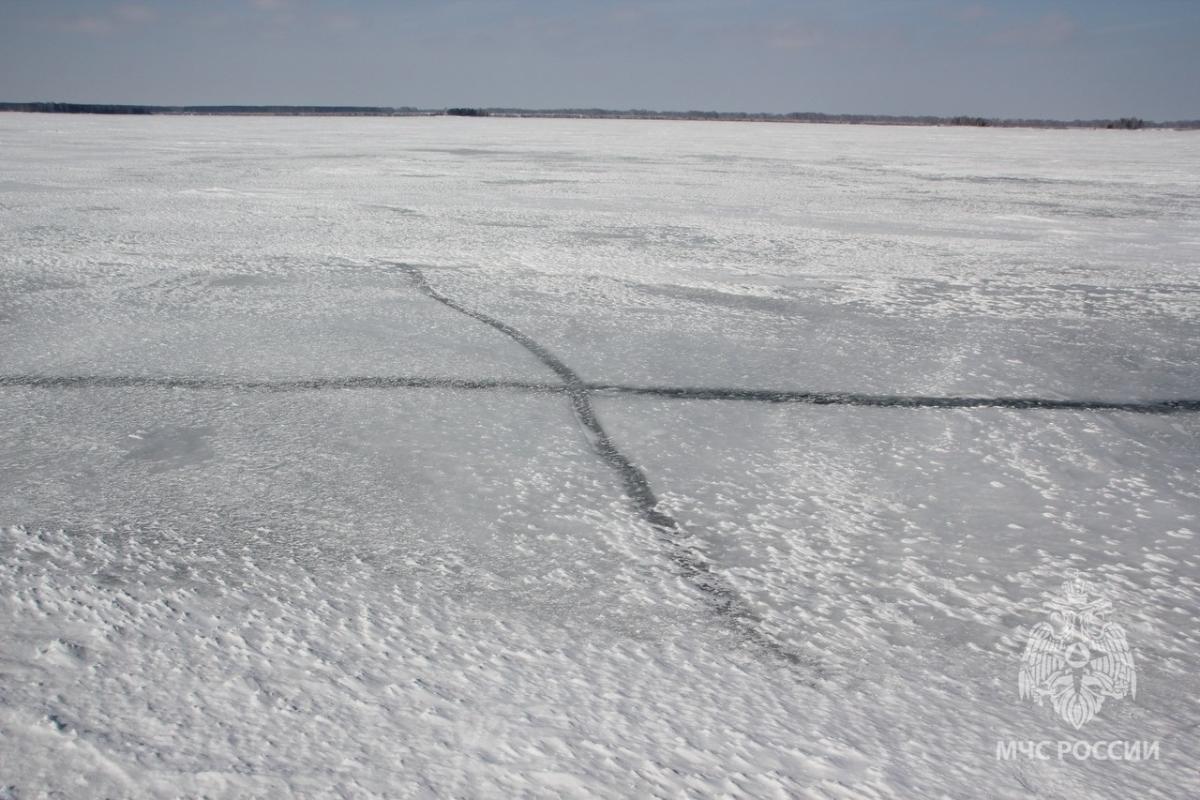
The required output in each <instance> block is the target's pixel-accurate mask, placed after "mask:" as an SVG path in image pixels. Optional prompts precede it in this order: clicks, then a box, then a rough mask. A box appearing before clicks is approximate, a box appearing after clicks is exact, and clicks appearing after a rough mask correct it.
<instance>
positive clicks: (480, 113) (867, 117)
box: [0, 103, 1200, 130]
mask: <svg viewBox="0 0 1200 800" xmlns="http://www.w3.org/2000/svg"><path fill="white" fill-rule="evenodd" d="M0 111H34V112H42V113H52V114H245V115H249V114H258V115H274V116H376V117H393V116H436V115H441V114H446V115H449V116H456V117H489V116H490V117H545V118H582V119H663V120H715V121H729V122H740V121H752V122H807V123H837V124H843V125H845V124H849V125H957V126H971V127H980V128H984V127H987V128H1110V129H1114V130H1140V129H1143V128H1175V129H1189V130H1194V129H1200V120H1180V121H1175V122H1151V121H1148V120H1143V119H1139V118H1137V117H1122V118H1120V119H1090V120H1081V119H1076V120H1070V121H1065V120H1054V119H989V118H985V117H973V116H955V117H935V116H894V115H886V114H821V113H817V112H813V111H794V112H791V113H787V114H771V113H765V112H760V113H753V112H750V113H748V112H744V111H694V110H693V111H652V110H649V109H630V110H627V111H614V110H611V109H605V108H554V109H528V108H465V107H455V108H447V109H440V110H439V109H420V108H414V107H412V106H398V107H390V106H248V105H225V106H148V105H117V104H94V103H0Z"/></svg>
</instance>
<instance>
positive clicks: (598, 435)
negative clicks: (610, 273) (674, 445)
mask: <svg viewBox="0 0 1200 800" xmlns="http://www.w3.org/2000/svg"><path fill="white" fill-rule="evenodd" d="M395 266H396V267H398V268H399V269H401V270H403V271H404V272H407V273H408V274H409V275H411V276H412V279H413V282H414V283H415V284H416V286H417V288H418V289H420V290H421V291H422V292H424V293H425V294H426V295H428V296H429V297H431V298H433V299H434V300H436V301H437V302H439V303H441V304H442V305H444V306H446V307H447V308H450V309H453V310H454V311H457V312H459V313H460V314H465V315H466V316H468V317H471V318H472V319H475V320H478V321H479V322H482V323H483V324H485V325H489V326H491V327H492V328H495V329H496V330H498V331H500V332H501V333H503V334H504V335H506V336H508V337H509V338H510V339H512V340H513V341H515V342H517V344H519V345H521V346H522V347H524V348H525V349H526V350H528V351H529V352H530V353H532V354H533V356H534V357H536V358H537V359H538V360H539V361H541V362H542V363H543V364H545V365H546V366H547V367H548V368H549V369H550V370H551V371H552V372H554V374H555V375H557V376H558V377H559V378H560V379H561V380H562V386H563V390H564V391H565V392H566V394H567V397H568V398H569V399H570V401H571V410H572V411H574V412H575V418H576V419H577V420H578V421H579V424H580V426H582V428H583V431H584V433H585V434H586V435H587V438H588V441H589V442H590V443H591V445H592V449H593V450H594V451H595V452H596V454H597V455H598V456H600V459H601V460H602V461H603V462H604V463H605V464H607V465H608V466H609V468H610V469H612V471H613V472H614V473H616V475H617V477H618V478H619V479H620V481H621V485H622V487H623V488H624V490H625V495H626V496H627V497H628V498H629V501H630V503H631V504H632V505H633V508H634V510H635V511H636V512H637V513H638V515H639V516H640V517H641V518H642V519H643V520H645V521H646V522H647V523H649V524H650V525H651V527H652V528H653V529H654V530H655V531H656V533H657V534H658V540H659V541H660V542H662V543H663V544H664V546H665V548H666V555H667V557H668V558H670V560H671V562H672V563H674V565H675V566H676V568H677V569H678V570H679V574H680V576H681V577H682V578H683V579H684V580H685V581H687V583H688V584H690V585H691V586H692V587H693V588H695V589H697V590H698V591H699V592H700V596H701V597H702V598H703V599H704V602H705V604H706V605H707V606H708V607H709V608H710V609H711V610H712V611H713V612H714V613H715V614H716V615H717V616H718V617H719V618H721V619H722V620H724V621H725V622H726V623H727V624H729V625H730V626H731V627H732V628H734V629H735V630H736V631H737V632H738V633H739V634H740V635H741V636H742V637H744V638H745V639H746V640H748V641H749V642H750V643H752V644H753V645H755V646H756V647H757V648H759V649H761V650H763V651H765V652H767V653H768V654H770V655H772V656H774V657H776V658H780V659H782V660H783V661H785V662H787V663H788V664H790V665H792V666H796V667H802V668H804V669H805V670H806V671H807V672H808V673H809V674H810V675H811V674H813V673H816V674H817V675H818V676H819V675H820V669H819V667H818V665H817V664H816V663H814V662H812V661H811V660H809V659H805V658H804V657H803V656H801V655H800V654H799V653H797V652H796V651H795V650H793V649H792V648H790V647H788V646H787V645H785V644H783V643H781V642H779V641H778V640H776V639H775V638H773V637H771V636H768V635H767V634H766V633H764V632H763V630H762V621H761V620H760V619H759V618H758V616H757V615H756V614H755V613H754V611H753V609H751V608H750V605H749V604H748V603H747V602H746V601H745V599H744V598H742V597H741V596H740V595H739V594H738V593H737V591H736V590H735V589H734V588H733V587H732V586H730V585H729V583H728V582H727V581H725V579H724V578H723V577H722V576H721V575H720V574H718V573H717V572H714V571H713V569H712V568H711V567H710V566H709V563H708V561H707V560H706V559H705V558H704V557H703V556H701V555H700V553H699V552H697V551H696V549H695V548H693V547H691V546H690V545H688V543H687V542H686V541H685V539H686V538H687V533H686V532H685V531H684V530H683V528H682V527H681V526H680V524H679V522H678V521H677V520H676V519H675V518H674V517H673V516H671V514H670V513H668V512H666V511H664V510H663V509H662V508H661V507H660V505H659V502H658V498H657V497H656V496H655V494H654V490H653V489H652V488H651V486H650V482H649V480H647V479H646V474H645V473H644V472H642V470H641V468H640V467H638V466H637V465H636V464H634V463H633V462H632V461H630V460H629V458H627V457H626V456H625V454H624V453H622V452H621V451H620V449H618V448H617V446H616V444H614V443H613V441H612V439H611V438H610V437H609V435H608V432H607V431H605V430H604V426H603V425H601V424H600V420H599V418H597V416H596V411H595V409H594V408H593V407H592V401H591V398H590V397H589V396H588V392H589V389H588V385H587V384H586V383H585V382H584V380H583V379H582V378H581V377H580V376H579V374H578V373H577V372H575V370H573V369H571V368H570V367H568V366H567V365H566V364H565V363H563V362H562V361H561V360H559V358H558V357H557V356H555V355H554V354H553V353H551V352H550V351H549V350H548V349H546V348H545V347H544V346H542V345H541V344H540V343H538V342H537V341H536V340H534V339H532V338H530V337H529V336H527V335H525V334H524V333H522V332H521V331H519V330H517V329H516V328H514V327H512V326H511V325H508V324H507V323H505V322H501V321H500V320H498V319H496V318H495V317H490V316H488V315H487V314H484V313H482V312H480V311H476V310H474V309H470V308H467V307H465V306H463V305H460V304H459V303H457V302H456V301H454V300H453V299H451V298H449V297H447V296H446V295H444V294H442V293H441V292H439V291H438V290H437V289H435V288H434V287H433V286H432V285H431V284H430V283H429V281H428V280H427V279H426V277H425V273H424V272H422V271H421V270H420V269H419V268H418V267H416V266H413V265H411V264H396V265H395Z"/></svg>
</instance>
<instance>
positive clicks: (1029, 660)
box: [1018, 577, 1137, 730]
mask: <svg viewBox="0 0 1200 800" xmlns="http://www.w3.org/2000/svg"><path fill="white" fill-rule="evenodd" d="M1047 608H1048V609H1049V611H1050V620H1049V621H1048V622H1039V623H1038V624H1037V625H1035V626H1034V628H1033V631H1032V632H1031V633H1030V634H1029V641H1028V642H1027V643H1026V645H1025V654H1024V655H1023V656H1022V657H1021V675H1020V679H1019V682H1018V686H1019V688H1020V692H1021V699H1022V700H1024V699H1027V698H1030V697H1032V698H1033V700H1034V702H1035V703H1037V705H1039V706H1040V705H1043V704H1044V702H1045V701H1046V699H1047V698H1048V699H1049V700H1050V703H1051V705H1052V706H1053V707H1054V711H1055V713H1057V714H1058V715H1059V716H1060V717H1062V718H1063V719H1064V720H1066V721H1067V722H1069V723H1070V724H1071V725H1073V726H1074V727H1075V728H1076V729H1077V730H1078V729H1079V728H1080V727H1082V726H1083V724H1084V723H1085V722H1087V721H1088V720H1090V719H1091V718H1092V717H1094V716H1096V713H1097V712H1098V711H1100V707H1101V706H1102V705H1103V704H1104V699H1105V698H1106V697H1112V698H1117V699H1119V698H1122V697H1124V696H1125V695H1129V696H1130V697H1134V696H1135V695H1136V694H1137V676H1136V675H1135V673H1134V669H1133V653H1131V652H1130V651H1129V644H1128V643H1127V642H1126V641H1125V629H1124V628H1122V627H1121V626H1120V625H1117V624H1116V623H1114V622H1110V621H1109V620H1108V615H1109V614H1110V613H1111V612H1112V603H1110V602H1109V601H1108V600H1106V599H1104V598H1102V597H1099V596H1097V595H1096V592H1095V590H1094V587H1093V586H1092V584H1091V583H1090V582H1088V581H1085V580H1083V579H1082V578H1079V577H1073V578H1072V579H1071V580H1068V581H1067V582H1065V583H1064V584H1063V585H1062V595H1060V596H1058V595H1056V596H1054V597H1053V598H1051V599H1050V601H1049V602H1048V603H1047Z"/></svg>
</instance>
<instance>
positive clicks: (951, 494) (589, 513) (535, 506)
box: [0, 114, 1200, 798]
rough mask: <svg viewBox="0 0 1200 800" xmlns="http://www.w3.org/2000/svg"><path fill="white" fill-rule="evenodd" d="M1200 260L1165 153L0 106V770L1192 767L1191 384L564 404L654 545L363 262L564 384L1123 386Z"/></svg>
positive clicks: (741, 774)
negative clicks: (1060, 611)
mask: <svg viewBox="0 0 1200 800" xmlns="http://www.w3.org/2000/svg"><path fill="white" fill-rule="evenodd" d="M1198 255H1200V139H1198V138H1197V137H1196V135H1195V134H1191V133H1176V132H1169V131H1143V132H1138V133H1129V132H1115V131H1041V130H978V129H939V128H900V127H896V128H883V127H852V126H817V125H770V124H749V123H747V124H730V123H693V122H686V123H685V122H633V121H629V122H623V121H587V120H509V119H494V118H493V119H456V118H409V119H315V118H214V117H199V118H187V117H151V118H141V119H138V118H120V117H68V116H41V115H25V114H8V115H0V442H2V443H3V447H0V527H2V529H3V530H2V533H0V798H26V797H41V796H63V797H178V796H184V797H198V796H209V797H252V796H260V797H287V796H296V797H328V796H346V797H410V796H411V797H445V796H461V797H514V796H526V795H528V796H568V797H584V796H586V797H627V796H629V797H632V796H637V797H680V796H696V797H702V796H735V797H795V796H802V797H828V798H893V797H897V798H915V797H972V798H974V797H984V796H987V797H1002V798H1008V797H1014V798H1015V797H1029V796H1037V797H1055V798H1059V797H1061V798H1093V797H1105V798H1124V797H1160V798H1186V797H1194V796H1196V795H1198V794H1200V778H1198V777H1197V774H1196V769H1195V764H1196V763H1197V761H1198V760H1200V741H1198V731H1200V706H1198V705H1197V702H1196V699H1195V698H1196V697H1197V696H1200V678H1198V677H1197V675H1196V670H1195V665H1196V663H1197V659H1198V657H1200V553H1198V552H1197V541H1196V535H1197V531H1200V518H1198V516H1197V515H1198V514H1200V490H1198V488H1197V487H1198V482H1197V479H1196V473H1197V466H1198V463H1200V415H1197V414H1195V413H1177V414H1139V413H1129V412H1121V411H1100V410H1088V409H1073V410H1064V409H1052V410H1045V409H1033V410H1029V409H1025V410H1022V409H1011V408H987V407H983V408H959V409H937V408H889V407H854V406H846V405H808V404H796V403H764V402H755V401H751V400H713V399H708V400H698V399H681V398H678V397H670V396H665V395H662V394H658V395H642V396H637V395H629V394H622V393H619V392H604V391H592V392H590V393H589V394H590V403H591V406H592V408H594V411H595V414H596V417H597V419H598V420H599V421H600V423H602V424H603V427H604V430H605V431H606V432H607V435H608V436H609V437H610V438H611V441H612V443H613V444H614V445H615V447H617V448H619V450H620V452H621V454H623V457H625V458H627V459H628V460H629V461H630V462H632V464H634V465H636V466H637V468H639V469H640V471H641V473H642V474H644V476H645V479H646V481H647V482H648V484H649V485H650V487H651V488H652V489H653V491H654V492H655V493H656V495H657V498H658V501H659V503H658V508H659V509H660V510H661V512H662V513H664V514H666V515H669V517H670V518H672V519H674V520H675V521H677V522H678V525H679V527H680V529H681V531H682V535H681V536H680V537H678V538H674V537H673V536H671V535H668V534H667V533H666V532H664V529H663V528H661V527H659V526H656V525H654V524H651V522H648V521H647V518H646V516H645V514H641V513H639V509H638V507H637V504H636V503H634V502H631V498H630V497H629V496H628V494H629V486H628V485H627V484H623V482H622V479H621V476H620V474H619V471H618V470H614V463H615V462H614V461H613V459H611V458H609V459H605V458H603V457H601V456H602V455H603V454H598V453H597V451H596V441H595V436H594V432H591V431H589V430H588V429H586V428H585V427H581V425H580V423H579V417H578V408H576V409H575V411H574V412H573V402H574V401H573V400H572V396H570V395H569V394H568V393H564V392H563V391H555V390H554V387H556V386H559V385H560V384H561V380H560V379H561V376H560V375H556V374H555V372H554V371H552V370H551V369H548V368H547V366H546V364H545V363H544V362H542V361H539V360H538V358H536V357H534V355H533V354H532V353H531V352H530V351H529V350H528V349H527V348H526V347H523V346H522V345H521V343H520V342H519V341H517V340H514V338H512V337H511V336H508V335H505V334H504V332H503V331H501V330H498V329H496V328H494V327H489V325H487V324H483V323H482V322H480V320H479V319H475V318H471V317H470V316H467V315H465V314H463V313H460V312H458V311H456V310H454V309H453V308H451V307H448V306H446V305H443V304H441V303H439V302H436V300H435V299H434V298H433V297H431V296H430V295H429V294H428V293H426V292H424V291H422V288H421V286H420V284H419V281H417V280H415V279H414V273H413V272H411V271H410V269H409V267H405V266H398V265H413V266H415V267H416V268H418V269H419V270H420V274H421V275H423V276H424V278H425V279H426V280H427V281H428V283H429V285H430V286H432V287H433V288H434V289H435V290H436V291H437V292H438V293H441V294H442V295H443V296H445V297H447V298H451V299H452V300H453V301H454V302H455V303H457V304H459V305H460V306H461V307H462V308H464V309H469V310H473V311H475V312H478V314H480V315H487V317H489V318H494V319H495V320H497V321H499V322H501V323H503V324H506V325H509V326H512V327H513V328H514V329H516V330H518V331H520V332H521V333H522V334H523V335H524V336H526V337H528V338H529V339H530V340H531V341H533V342H536V343H537V344H538V345H539V346H541V347H543V348H545V350H547V351H549V352H550V353H552V354H553V355H554V357H556V358H557V359H559V360H561V362H562V363H563V364H565V365H567V366H568V367H569V368H570V369H571V370H573V371H574V372H575V373H577V374H578V375H579V376H580V378H581V379H582V380H583V381H587V382H591V383H596V384H616V385H626V386H630V385H632V386H659V387H721V388H729V389H776V390H808V391H815V392H852V393H863V394H869V395H874V396H881V397H886V396H888V395H893V394H907V395H928V396H938V397H940V396H970V397H982V398H987V397H1014V396H1017V397H1036V398H1044V399H1048V400H1064V399H1065V400H1097V401H1105V402H1142V401H1155V400H1196V399H1197V398H1200V278H1198V277H1197V273H1196V269H1197V266H1198V264H1197V262H1198ZM347 379H360V380H359V382H358V383H353V382H351V383H350V385H347V384H346V380H347ZM370 379H381V380H380V381H377V382H376V383H371V381H370ZM406 381H407V385H406V383H405V382H406ZM414 383H415V384H421V385H412V384H414ZM681 553H686V554H687V556H686V559H685V558H683V557H681V556H680V554H681ZM687 559H694V560H695V563H703V564H705V565H707V566H708V568H709V569H711V577H712V580H713V581H714V582H716V583H717V584H719V585H720V586H721V587H722V588H724V589H729V590H730V591H731V592H732V593H733V595H734V596H735V597H736V600H737V604H738V606H737V608H738V609H739V610H738V611H737V613H721V612H720V610H719V609H718V608H717V604H716V603H715V602H714V600H713V597H714V596H716V595H714V593H713V592H708V593H706V592H705V591H703V590H702V588H701V585H702V584H703V582H704V580H707V579H706V578H704V577H703V576H701V577H697V576H696V575H695V574H691V575H689V574H688V573H687V570H686V569H683V568H682V567H681V564H685V565H686V563H692V562H690V561H687ZM1071 570H1078V571H1080V572H1081V573H1084V574H1086V575H1087V576H1089V577H1090V578H1091V579H1092V580H1093V581H1095V583H1096V585H1097V586H1098V587H1099V588H1100V589H1101V590H1102V591H1103V594H1104V595H1105V596H1106V597H1107V598H1108V599H1109V600H1111V601H1112V603H1113V608H1114V612H1113V619H1114V620H1115V621H1117V622H1119V623H1120V624H1121V625H1123V626H1124V628H1125V630H1126V632H1127V634H1128V639H1129V643H1130V644H1131V645H1132V647H1133V650H1134V654H1135V658H1136V666H1137V681H1138V691H1137V696H1136V698H1129V697H1126V698H1123V699H1111V700H1109V701H1108V702H1106V703H1105V705H1104V706H1103V709H1102V710H1101V712H1100V713H1099V714H1098V715H1097V716H1096V718H1095V719H1094V720H1092V721H1091V722H1089V723H1088V724H1087V725H1086V726H1085V727H1083V728H1082V729H1081V730H1079V731H1076V730H1074V729H1073V728H1072V727H1071V726H1069V725H1068V724H1067V723H1065V722H1063V721H1062V720H1060V719H1058V718H1057V717H1056V716H1055V715H1054V714H1053V713H1052V712H1051V710H1050V709H1049V708H1048V707H1037V706H1035V705H1033V704H1032V702H1030V701H1027V700H1025V701H1023V700H1021V699H1020V697H1019V696H1018V687H1017V673H1018V669H1019V666H1020V662H1021V654H1022V648H1023V646H1024V642H1025V637H1026V636H1027V634H1028V633H1029V631H1030V629H1031V628H1032V626H1033V625H1035V624H1036V623H1038V622H1040V621H1042V619H1043V618H1044V610H1043V602H1044V601H1045V599H1046V598H1047V597H1048V596H1049V595H1050V594H1051V593H1054V592H1057V591H1058V589H1059V585H1060V584H1061V583H1062V581H1063V580H1065V579H1066V576H1067V575H1068V574H1070V571H1071ZM748 630H752V632H753V634H754V635H752V636H751V635H747V631H748ZM764 642H765V643H769V644H770V645H771V647H765V646H763V643H764ZM781 653H782V654H787V655H788V656H789V657H787V658H784V657H780V654H781ZM1064 739H1065V740H1072V741H1074V740H1078V739H1082V740H1086V741H1110V740H1120V741H1133V740H1137V741H1158V742H1160V743H1161V744H1160V751H1159V752H1160V757H1159V758H1158V759H1156V760H1149V761H1138V762H1133V761H1128V762H1112V761H1098V760H1094V759H1087V760H1076V759H1066V760H1062V761H1059V760H1057V759H1050V760H1045V761H1042V760H1036V759H1034V760H1030V759H1016V760H1001V759H997V757H996V747H997V741H998V740H1022V741H1029V740H1035V741H1040V740H1064Z"/></svg>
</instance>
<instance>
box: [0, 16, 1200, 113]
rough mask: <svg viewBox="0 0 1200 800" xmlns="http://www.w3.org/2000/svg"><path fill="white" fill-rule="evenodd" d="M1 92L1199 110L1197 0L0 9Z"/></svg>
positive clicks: (769, 107) (414, 101)
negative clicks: (1136, 0) (1135, 0)
mask: <svg viewBox="0 0 1200 800" xmlns="http://www.w3.org/2000/svg"><path fill="white" fill-rule="evenodd" d="M0 99H3V100H13V101H24V100H60V101H68V102H126V103H163V104H202V103H278V104H364V105H413V106H421V107H437V108H440V107H445V106H451V105H482V106H521V107H527V108H544V107H563V106H581V107H590V106H598V107H605V108H652V109H674V110H688V109H705V110H707V109H714V110H723V111H825V112H833V113H837V112H861V113H885V114H939V115H948V114H977V115H985V116H1003V117H1057V118H1066V119H1073V118H1094V117H1116V116H1141V117H1145V118H1149V119H1157V120H1173V119H1194V118H1200V0H1140V2H1134V1H1133V0H1062V2H1033V0H812V1H811V2H782V0H647V1H646V2H635V1H634V0H594V1H593V2H582V1H581V0H558V2H548V1H547V0H451V2H433V1H432V0H395V1H394V2H384V0H174V1H173V2H166V0H115V1H111V2H110V1H109V0H0Z"/></svg>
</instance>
